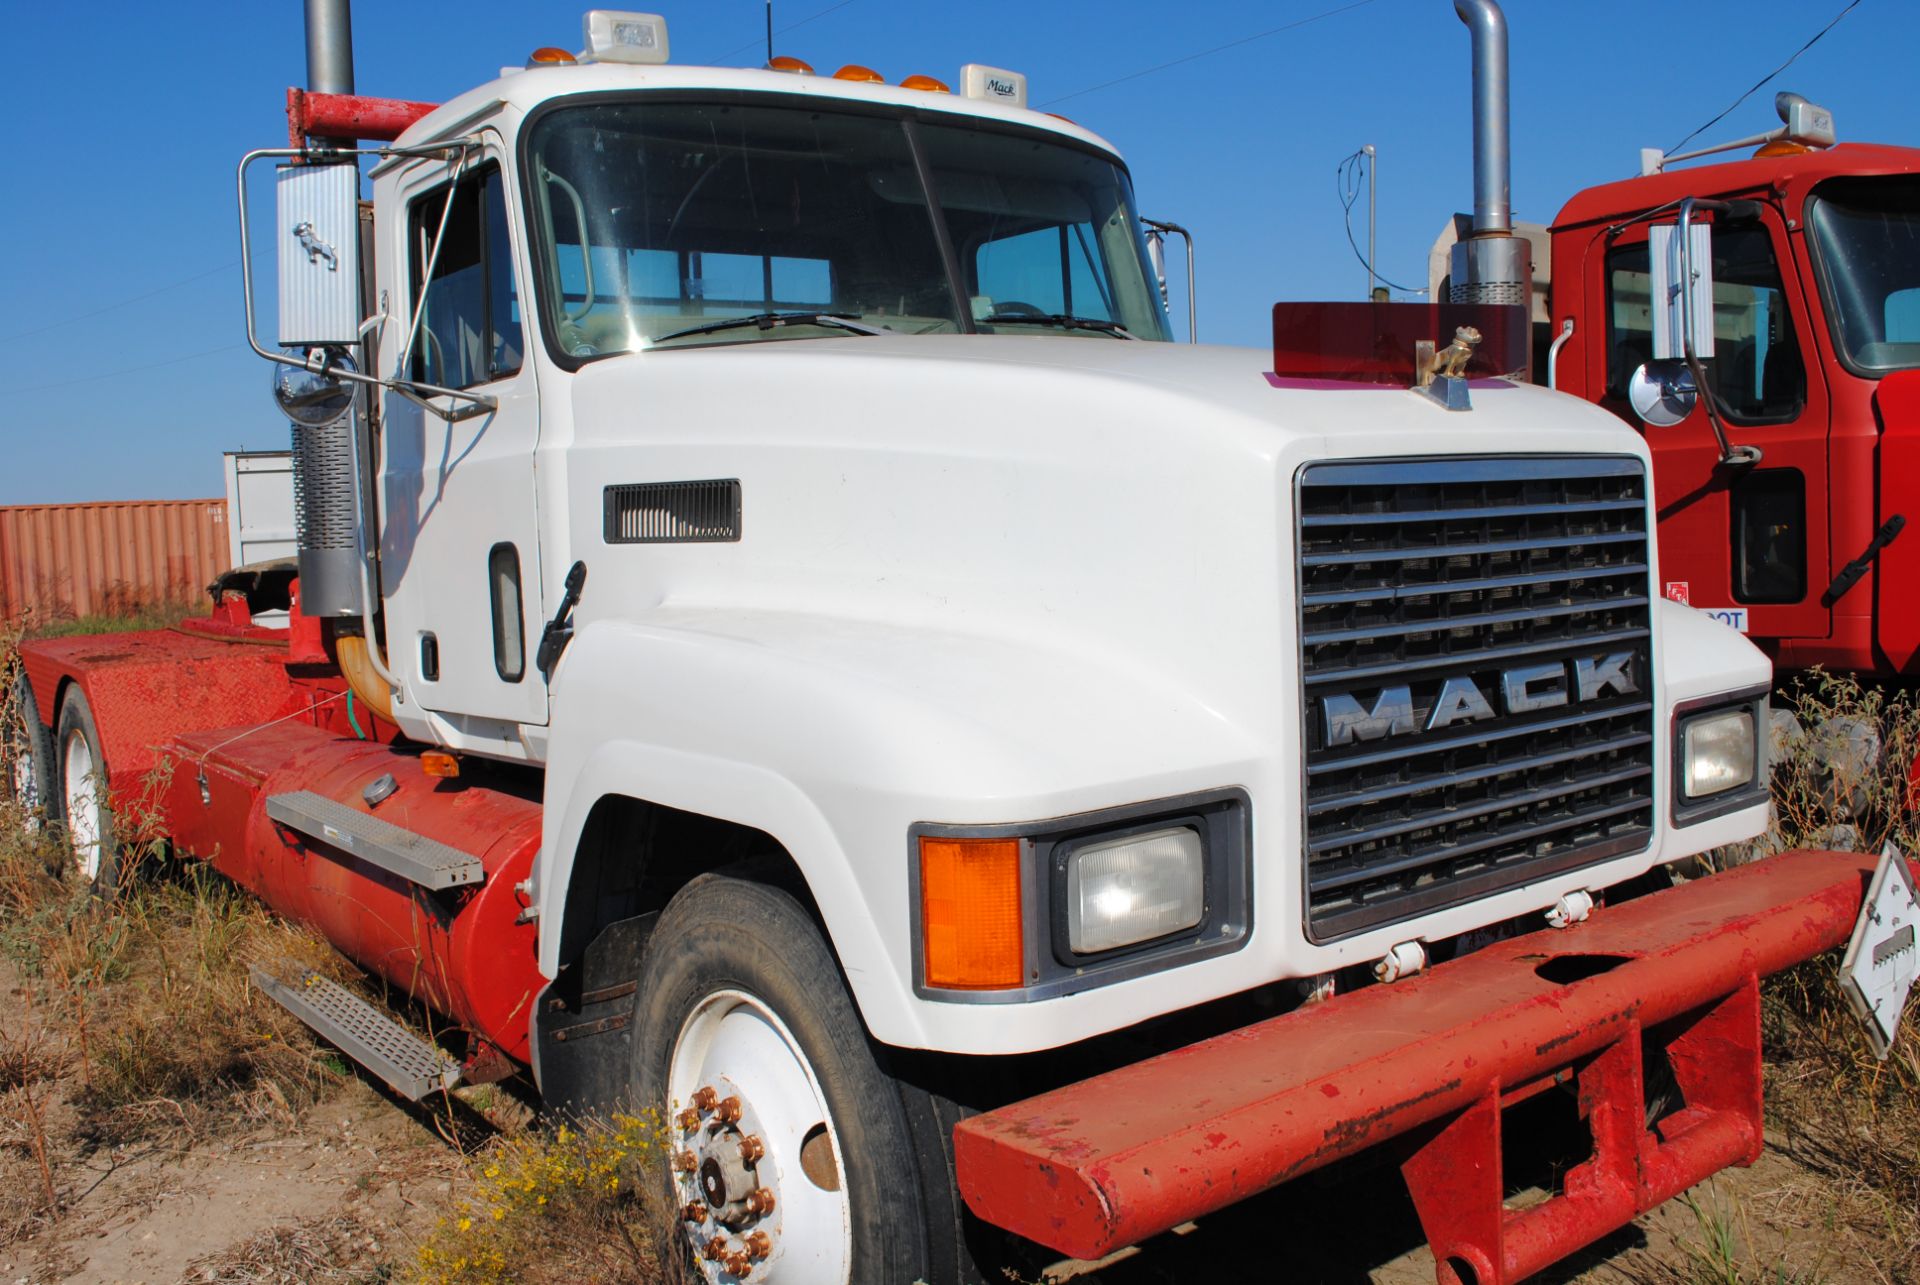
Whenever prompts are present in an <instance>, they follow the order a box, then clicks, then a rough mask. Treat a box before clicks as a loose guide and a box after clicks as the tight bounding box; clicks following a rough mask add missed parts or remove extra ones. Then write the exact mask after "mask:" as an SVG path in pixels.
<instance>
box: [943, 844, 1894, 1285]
mask: <svg viewBox="0 0 1920 1285" xmlns="http://www.w3.org/2000/svg"><path fill="white" fill-rule="evenodd" d="M1877 860H1878V858H1877V857H1872V856H1866V855H1863V854H1860V853H1837V852H1791V853H1785V854H1782V855H1779V856H1776V857H1772V858H1769V859H1768V860H1765V861H1761V862H1756V863H1754V864H1752V865H1748V866H1742V867H1739V868H1738V869H1734V870H1730V871H1726V872H1724V873H1721V874H1716V875H1713V876H1710V877H1708V878H1705V879H1701V880H1697V881H1695V882H1692V883H1688V884H1685V885H1682V886H1680V887H1678V888H1674V889H1671V890H1667V891H1663V892H1659V893H1656V894H1653V895H1651V896H1647V897H1643V898H1640V899H1639V900H1636V901H1631V902H1627V903H1625V904H1623V905H1619V906H1614V907H1610V908H1607V909H1603V910H1599V911H1596V912H1595V913H1594V914H1593V916H1592V917H1591V918H1590V919H1589V920H1588V921H1587V922H1586V923H1584V924H1580V925H1577V926H1575V927H1573V928H1569V929H1565V930H1554V929H1546V930H1543V931H1541V932H1537V933H1531V934H1528V935H1527V936H1524V937H1518V938H1513V939H1510V940H1508V941H1503V942H1499V943H1497V944H1495V945H1493V946H1489V947H1487V948H1485V949H1484V950H1481V951H1479V952H1477V953H1475V954H1473V955H1469V956H1467V957H1466V958H1464V959H1460V960H1456V961H1454V962H1452V963H1448V964H1442V965H1440V966H1438V967H1436V968H1434V969H1432V970H1431V971H1429V972H1427V973H1424V974H1421V975H1419V976H1416V977H1413V978H1410V979H1407V980H1405V981H1402V982H1398V983H1395V984H1394V985H1391V986H1374V987H1368V988H1366V989H1363V990H1359V991H1355V992H1352V993H1350V994H1347V995H1342V996H1339V997H1337V998H1335V999H1332V1000H1330V1001H1328V1002H1326V1003H1323V1004H1317V1005H1312V1006H1309V1007H1306V1008H1301V1009H1298V1010H1295V1011H1293V1012H1291V1013H1287V1014H1284V1015H1282V1016H1280V1017H1276V1018H1272V1019H1269V1020H1267V1021H1264V1022H1259V1023H1256V1024H1254V1025H1252V1026H1248V1027H1244V1028H1242V1029H1240V1030H1236V1031H1231V1032H1228V1033H1227V1034H1224V1035H1220V1036H1216V1037H1214V1038H1212V1039H1209V1040H1204V1041H1202V1042H1200V1043H1198V1044H1194V1045H1190V1046H1188V1047H1186V1048H1182V1049H1177V1050H1174V1051H1173V1052H1170V1053H1165V1054H1161V1055H1160V1056H1158V1057H1154V1058H1150V1059H1148V1060H1146V1061H1143V1062H1138V1063H1135V1064H1133V1065H1130V1066H1126V1067H1122V1068H1120V1069H1118V1070H1115V1071H1111V1072H1108V1073H1106V1074H1104V1075H1099V1076H1095V1077H1094V1078H1092V1079H1089V1080H1085V1081H1082V1082H1080V1083H1078V1084H1074V1085H1069V1086H1067V1087H1065V1088H1062V1089H1057V1090H1055V1091H1053V1092H1051V1093H1045V1094H1042V1095H1040V1096H1038V1097H1034V1098H1029V1099H1027V1100H1026V1101H1023V1102H1017V1103H1014V1104H1013V1105H1011V1106H1007V1107H1002V1108H1001V1109H999V1110H997V1111H991V1112H988V1113H985V1114H983V1115H979V1116H975V1117H973V1118H971V1119H969V1120H966V1121H964V1122H962V1123H961V1124H960V1125H959V1126H958V1128H956V1130H955V1133H954V1143H955V1163H956V1167H957V1170H958V1177H959V1183H960V1190H961V1192H962V1194H963V1195H964V1196H965V1197H966V1200H967V1204H968V1205H969V1206H971V1207H972V1209H973V1211H974V1212H975V1213H976V1214H978V1215H979V1216H980V1217H982V1218H984V1219H985V1220H986V1221H988V1222H990V1223H993V1224H995V1225H997V1226H1000V1227H1004V1228H1006V1229H1008V1230H1010V1231H1014V1232H1017V1233H1019V1234H1020V1235H1022V1236H1026V1237H1028V1238H1029V1239H1032V1240H1036V1241H1039V1242H1040V1243H1042V1244H1044V1245H1047V1246H1049V1247H1051V1248H1053V1249H1055V1250H1058V1251H1060V1252H1062V1253H1065V1254H1070V1255H1073V1256H1076V1257H1079V1258H1098V1257H1101V1256H1102V1255H1105V1254H1108V1253H1111V1252H1112V1251H1114V1250H1116V1249H1119V1248H1121V1247H1123V1246H1126V1245H1131V1244H1135V1243H1137V1242H1139V1241H1141V1240H1144V1239H1146V1238H1147V1237H1149V1236H1153V1235H1156V1234H1158V1233H1160V1232H1163V1231H1166V1230H1168V1229H1170V1228H1172V1227H1175V1226H1178V1225H1179V1224H1180V1223H1182V1222H1185V1221H1187V1220H1189V1219H1192V1218H1196V1217H1199V1216H1201V1215H1203V1214H1208V1213H1212V1212H1214V1211H1215V1210H1218V1209H1221V1208H1223V1207H1225V1206H1227V1205H1229V1204H1232V1203H1234V1202H1235V1201H1238V1200H1241V1199H1243V1198H1245V1197H1247V1196H1251V1195H1253V1194H1255V1193H1256V1192H1260V1191H1264V1190H1266V1189H1267V1188H1269V1187H1273V1186H1275V1185H1277V1184H1279V1183H1282V1182H1285V1181H1287V1180H1288V1179H1290V1178H1295V1177H1298V1176H1300V1175H1301V1174H1304V1173H1307V1172H1310V1171H1311V1170H1314V1169H1317V1168H1319V1167H1321V1166H1322V1165H1326V1164H1328V1163H1331V1162H1332V1161H1334V1160H1337V1159H1340V1158H1341V1157H1344V1156H1349V1155H1353V1154H1355V1153H1357V1152H1360V1151H1363V1150H1366V1149H1367V1148H1370V1147H1373V1146H1376V1145H1378V1144H1380V1143H1382V1142H1385V1141H1387V1140H1389V1139H1391V1138H1395V1137H1399V1136H1401V1135H1406V1134H1414V1137H1413V1138H1412V1139H1411V1141H1413V1142H1414V1143H1416V1144H1417V1150H1416V1151H1415V1152H1414V1154H1413V1156H1412V1158H1411V1159H1409V1160H1408V1161H1407V1162H1406V1163H1405V1165H1404V1166H1403V1169H1402V1172H1403V1175H1404V1176H1405V1178H1406V1180H1407V1184H1408V1187H1409V1189H1410V1190H1411V1192H1412V1194H1413V1198H1414V1203H1415V1207H1416V1208H1417V1210H1418V1212H1419V1215H1420V1220H1421V1226H1422V1227H1423V1228H1424V1229H1425V1231H1426V1234H1427V1236H1428V1239H1429V1241H1430V1242H1431V1243H1432V1245H1433V1249H1434V1256H1435V1259H1436V1261H1437V1262H1438V1264H1439V1279H1440V1281H1441V1282H1442V1285H1460V1283H1461V1282H1476V1283H1477V1285H1497V1283H1499V1282H1505V1281H1514V1280H1519V1279H1521V1278H1523V1277H1525V1276H1528V1275H1531V1274H1532V1273H1534V1272H1537V1271H1539V1270H1540V1269H1541V1268H1543V1267H1545V1266H1547V1265H1548V1264H1550V1263H1553V1262H1555V1261H1557V1260H1559V1259H1560V1258H1563V1257H1565V1256H1566V1255H1567V1254H1570V1253H1572V1252H1573V1251H1574V1250H1576V1249H1578V1248H1580V1247H1582V1246H1584V1245H1587V1244H1590V1243H1592V1242H1593V1241H1594V1240H1597V1239H1599V1238H1600V1237H1601V1236H1604V1235H1606V1234H1607V1233H1608V1232H1610V1231H1613V1230H1614V1229H1616V1228H1618V1227H1620V1226H1623V1225H1624V1224H1626V1223H1627V1222H1629V1221H1631V1220H1632V1219H1633V1218H1634V1217H1635V1216H1636V1215H1637V1214H1639V1213H1641V1212H1643V1211H1645V1210H1647V1209H1650V1208H1652V1207H1653V1206H1655V1205H1658V1204H1660V1203H1661V1202H1662V1201H1664V1200H1667V1199H1668V1198H1669V1197H1671V1196H1673V1195H1675V1194H1677V1193H1679V1192H1681V1191H1684V1190H1686V1189H1687V1188H1688V1187H1690V1186H1692V1185H1693V1184H1694V1183H1697V1182H1700V1181H1702V1180H1703V1179H1705V1178H1706V1177H1708V1176H1709V1175H1711V1174H1713V1173H1715V1172H1718V1171H1719V1170H1720V1169H1722V1168H1725V1167H1726V1166H1727V1165H1729V1164H1736V1163H1739V1164H1750V1163H1752V1162H1753V1160H1755V1159H1756V1158H1757V1157H1758V1156H1759V1154H1760V1149H1761V1116H1760V1106H1761V1086H1760V1078H1761V1070H1760V1003H1759V979H1760V978H1761V977H1764V976H1767V975H1768V974H1771V973H1775V972H1778V971H1780V970H1781V969H1784V968H1788V967H1791V966H1792V965H1794V964H1797V963H1800V962H1801V961H1803V960H1806V959H1810V958H1812V957H1813V956H1815V955H1817V954H1819V953H1821V952H1822V951H1825V950H1828V949H1831V948H1832V947H1835V946H1838V945H1841V944H1843V943H1844V942H1845V941H1846V940H1847V938H1848V936H1849V934H1850V933H1851V932H1852V930H1853V925H1854V920H1855V918H1856V917H1857V916H1858V914H1859V911H1860V905H1861V902H1862V900H1863V899H1864V896H1865V892H1866V885H1867V881H1868V879H1869V878H1870V877H1871V875H1872V872H1873V868H1874V865H1875V863H1876V861H1877ZM1643 1049H1644V1050H1657V1051H1662V1052H1664V1054H1665V1057H1666V1061H1667V1063H1668V1065H1669V1066H1670V1067H1671V1069H1672V1071H1673V1075H1674V1079H1675V1081H1676V1082H1677V1084H1678V1085H1679V1088H1680V1090H1681V1094H1682V1097H1683V1100H1684V1105H1683V1106H1682V1108H1681V1109H1680V1110H1678V1111H1676V1112H1674V1113H1673V1114H1671V1115H1669V1116H1667V1117H1665V1118H1664V1119H1661V1120H1659V1121H1658V1122H1656V1123H1655V1124H1654V1125H1653V1126H1652V1127H1651V1128H1649V1127H1648V1126H1647V1125H1646V1124H1645V1119H1646V1115H1645V1096H1644V1088H1643V1084H1642V1053H1643ZM1568 1080H1572V1081H1574V1082H1575V1083H1576V1087H1577V1092H1578V1099H1579V1105H1580V1111H1581V1114H1582V1116H1583V1117H1584V1118H1585V1120H1586V1122H1587V1125H1588V1127H1589V1128H1590V1129H1591V1131H1592V1133H1593V1140H1594V1151H1593V1155H1592V1156H1591V1157H1590V1158H1589V1159H1588V1160H1587V1161H1586V1162H1585V1163H1582V1164H1581V1165H1579V1166H1578V1167H1576V1168H1574V1169H1572V1170H1570V1171H1569V1172H1568V1173H1567V1175H1566V1177H1565V1181H1564V1184H1563V1190H1562V1191H1561V1193H1560V1194H1558V1195H1556V1196H1554V1197H1553V1198H1552V1199H1550V1200H1548V1201H1546V1202H1545V1203H1543V1204H1540V1205H1537V1206H1535V1207H1533V1208H1530V1209H1527V1210H1525V1211H1515V1210H1510V1209H1508V1208H1506V1206H1505V1204H1504V1196H1505V1182H1504V1176H1503V1174H1502V1169H1501V1160H1500V1116H1501V1110H1502V1108H1503V1107H1504V1106H1506V1105H1510V1104H1511V1103H1513V1102H1515V1101H1518V1100H1520V1099H1522V1098H1524V1097H1527V1096H1529V1095H1530V1094H1532V1093H1534V1092H1537V1091H1539V1090H1540V1089H1543V1088H1546V1087H1549V1086H1551V1085H1553V1084H1556V1083H1565V1082H1567V1081H1568ZM1416 1131H1419V1132H1417V1133H1416Z"/></svg>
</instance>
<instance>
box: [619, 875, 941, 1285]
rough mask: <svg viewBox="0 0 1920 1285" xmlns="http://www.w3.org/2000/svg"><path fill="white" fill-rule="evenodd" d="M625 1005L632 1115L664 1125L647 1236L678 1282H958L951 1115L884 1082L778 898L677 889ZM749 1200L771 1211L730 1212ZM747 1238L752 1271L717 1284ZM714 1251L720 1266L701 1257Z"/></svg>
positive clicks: (739, 1266)
mask: <svg viewBox="0 0 1920 1285" xmlns="http://www.w3.org/2000/svg"><path fill="white" fill-rule="evenodd" d="M638 996H639V1002H638V1005H637V1008H636V1012H635V1018H636V1027H637V1031H636V1035H635V1038H634V1042H633V1047H634V1068H633V1082H634V1089H635V1101H636V1102H637V1103H638V1104H639V1105H641V1106H643V1107H645V1106H659V1107H663V1108H665V1109H666V1111H667V1113H668V1117H667V1118H668V1124H669V1128H670V1131H671V1141H670V1143H669V1150H670V1151H671V1152H672V1153H673V1154H674V1156H675V1163H674V1164H673V1165H671V1166H670V1167H669V1169H670V1171H669V1173H668V1175H667V1182H668V1183H670V1184H671V1190H670V1191H669V1193H668V1203H667V1205H666V1206H665V1214H664V1216H663V1218H662V1222H663V1223H664V1224H666V1226H665V1227H664V1231H665V1233H666V1243H668V1244H669V1246H670V1248H669V1249H668V1251H667V1252H668V1255H669V1256H670V1257H671V1258H672V1260H673V1261H674V1262H675V1263H677V1264H679V1265H681V1266H682V1268H683V1269H684V1270H683V1276H684V1278H685V1279H688V1280H693V1281H704V1282H706V1283H707V1285H721V1282H729V1283H730V1282H732V1281H734V1280H736V1279H739V1278H740V1276H741V1275H743V1274H745V1275H750V1276H751V1278H752V1280H753V1281H755V1282H756V1283H758V1282H761V1281H765V1282H769V1283H770V1285H866V1283H867V1282H874V1283H876V1285H893V1283H895V1282H908V1281H924V1282H927V1283H928V1285H954V1283H956V1282H960V1281H962V1280H964V1279H968V1278H971V1277H972V1275H973V1273H972V1269H971V1266H970V1260H969V1259H968V1258H967V1255H966V1253H965V1250H964V1248H963V1246H962V1244H961V1237H960V1235H959V1234H958V1233H959V1228H960V1227H961V1224H962V1218H961V1213H960V1205H959V1196H958V1194H957V1193H956V1192H955V1190H954V1188H953V1184H952V1181H951V1179H950V1177H949V1174H950V1169H949V1163H950V1162H949V1158H948V1156H947V1154H946V1153H947V1152H948V1151H949V1150H950V1148H949V1147H947V1146H946V1145H944V1137H943V1134H946V1133H950V1132H951V1128H952V1119H951V1118H950V1117H951V1115H952V1112H953V1108H952V1105H951V1104H950V1103H942V1102H941V1101H940V1100H938V1099H934V1098H931V1097H930V1096H929V1095H927V1094H925V1093H923V1092H921V1091H920V1090H919V1089H916V1088H914V1087H913V1086H911V1085H908V1084H905V1083H903V1082H901V1081H899V1080H896V1079H894V1078H893V1077H892V1076H891V1075H889V1074H888V1073H887V1071H886V1070H885V1069H884V1067H883V1065H882V1062H881V1060H880V1057H879V1056H878V1055H877V1051H876V1048H875V1046H874V1045H873V1044H872V1042H871V1041H870V1040H869V1039H868V1037H867V1032H866V1028H865V1026H864V1025H863V1024H862V1022H861V1020H860V1015H859V1012H858V1011H857V1010H856V1008H855V1007H854V1002H853V997H852V995H851V994H849V992H848V990H847V986H846V982H845V980H844V979H843V978H842V976H841V974H840V968H839V965H838V963H837V962H836V961H835V959H834V956H833V952H832V951H831V949H829V947H828V945H827V943H826V940H825V939H824V937H823V936H822V935H821V932H820V929H819V927H818V926H817V925H816V924H815V922H814V919H813V917H812V916H811V915H810V914H809V913H808V912H807V910H806V909H805V908H804V907H803V906H802V905H801V904H800V902H799V901H797V900H796V899H795V898H794V897H793V896H792V895H790V894H789V893H787V892H785V891H783V890H781V889H779V888H776V887H773V886H771V885H769V884H765V883H759V882H754V881H750V880H747V879H742V878H736V877H734V876H731V875H725V874H707V875H702V876H700V877H699V878H697V879H695V880H693V881H692V882H691V883H689V884H688V885H687V886H686V887H685V888H683V889H681V891H680V892H679V893H678V895H676V896H675V897H674V899H673V900H672V901H671V902H670V903H668V905H667V908H666V910H665V911H664V912H663V913H662V915H661V917H660V922H659V924H658V926H657V927H656V928H655V929H654V932H653V934H652V936H651V937H650V938H649V940H648V942H647V948H646V953H645V955H644V957H643V959H642V961H641V966H640V978H639V989H638ZM702 1089H711V1090H713V1092H712V1094H711V1095H706V1094H702V1093H700V1090H702ZM730 1099H734V1100H737V1102H736V1103H735V1104H734V1106H732V1107H731V1108H730V1107H729V1105H728V1102H729V1100H730ZM729 1110H732V1111H734V1112H735V1116H736V1118H734V1119H732V1120H729V1118H728V1112H729ZM686 1112H691V1113H692V1115H691V1117H688V1116H686V1115H684V1114H683V1113H686ZM690 1123H691V1124H692V1125H693V1127H692V1128H691V1129H689V1128H687V1127H686V1126H687V1125H688V1124H690ZM749 1137H750V1138H757V1139H759V1141H760V1143H761V1145H762V1147H763V1148H764V1152H765V1154H764V1155H762V1156H761V1157H760V1158H759V1159H758V1160H757V1161H755V1163H754V1164H753V1165H752V1166H751V1167H749V1166H746V1165H745V1164H743V1163H742V1162H741V1161H740V1159H739V1156H740V1154H741V1151H740V1144H741V1141H742V1139H743V1138H749ZM916 1138H918V1139H919V1141H920V1145H918V1146H916ZM688 1159H690V1160H691V1162H692V1168H691V1169H690V1170H689V1169H687V1168H685V1167H683V1166H684V1165H685V1164H686V1163H687V1161H688ZM743 1187H744V1188H745V1191H743V1190H742V1188H743ZM755 1190H757V1191H761V1192H762V1193H763V1194H764V1193H770V1194H771V1195H772V1197H773V1204H772V1210H771V1212H769V1213H766V1214H764V1215H759V1214H756V1213H755V1212H753V1211H754V1209H755V1208H757V1206H756V1205H755V1203H754V1202H753V1201H750V1200H747V1199H746V1198H745V1195H746V1191H755ZM696 1202H697V1203H698V1205H699V1206H700V1209H699V1210H698V1211H697V1213H698V1218H697V1221H696V1220H695V1219H694V1218H692V1217H689V1213H690V1212H691V1211H690V1210H689V1206H690V1205H693V1204H695V1203H696ZM756 1233H763V1234H764V1236H765V1240H764V1241H761V1242H760V1245H759V1248H760V1250H761V1251H762V1252H763V1254H764V1256H763V1257H756V1258H752V1259H747V1258H735V1259H733V1265H732V1266H731V1267H729V1266H728V1265H727V1264H728V1260H727V1259H726V1258H725V1257H724V1254H726V1253H732V1254H736V1255H738V1254H744V1253H745V1252H746V1251H747V1250H748V1248H749V1247H750V1238H752V1237H754V1236H755V1234H756ZM716 1237H720V1238H723V1248H722V1255H723V1256H722V1257H719V1258H713V1257H709V1256H708V1253H707V1252H703V1251H707V1249H708V1244H709V1242H711V1241H713V1240H714V1239H715V1238H716ZM743 1269H744V1271H743Z"/></svg>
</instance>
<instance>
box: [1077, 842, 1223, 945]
mask: <svg viewBox="0 0 1920 1285" xmlns="http://www.w3.org/2000/svg"><path fill="white" fill-rule="evenodd" d="M1204 857H1205V853H1204V846H1203V845H1202V843H1201V841H1200V832H1199V831H1197V830H1195V829H1193V828H1191V827H1190V826H1177V827H1174V828H1171V829H1166V830H1153V831H1150V832H1148V833H1146V834H1136V835H1130V836H1128V837H1127V838H1124V839H1109V840H1106V841H1104V842H1100V843H1090V844H1087V845H1086V846H1085V847H1083V848H1079V849H1077V850H1076V851H1074V852H1073V853H1072V854H1071V855H1070V856H1069V857H1068V859H1067V944H1068V947H1069V948H1070V949H1071V950H1072V951H1073V953H1074V954H1076V955H1097V954H1100V953H1101V952H1103V951H1109V950H1117V949H1119V948H1120V947H1122V946H1132V945H1135V944H1136V943H1139V942H1143V941H1152V940H1153V939H1154V938H1156V937H1165V936H1167V935H1168V934H1170V933H1177V932H1180V931H1182V930H1183V929H1188V928H1195V927H1198V926H1199V923H1200V920H1201V917H1202V915H1203V914H1204V912H1205V888H1206V862H1205V859H1204Z"/></svg>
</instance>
